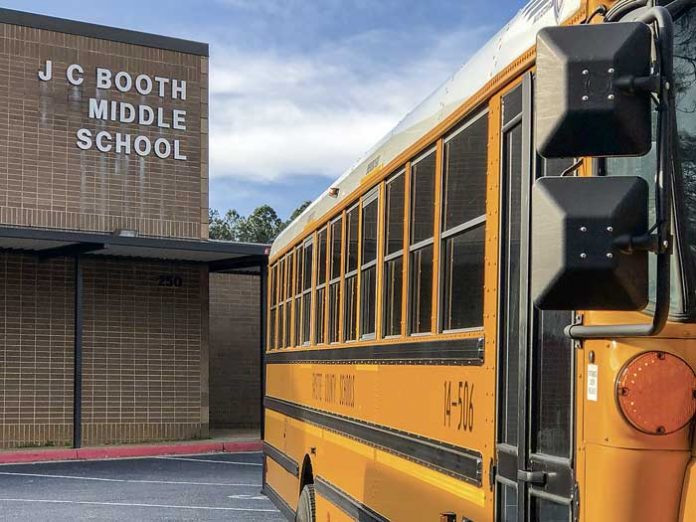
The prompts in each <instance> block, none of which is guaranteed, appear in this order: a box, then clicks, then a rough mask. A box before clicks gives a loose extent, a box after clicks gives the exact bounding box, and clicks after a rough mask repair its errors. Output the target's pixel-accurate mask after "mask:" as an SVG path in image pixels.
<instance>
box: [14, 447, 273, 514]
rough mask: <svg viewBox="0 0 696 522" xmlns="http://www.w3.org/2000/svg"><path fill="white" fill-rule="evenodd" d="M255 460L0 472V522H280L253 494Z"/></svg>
mask: <svg viewBox="0 0 696 522" xmlns="http://www.w3.org/2000/svg"><path fill="white" fill-rule="evenodd" d="M261 459H262V456H261V453H214V454H204V455H190V456H182V455H175V456H171V457H147V458H137V459H117V460H93V461H69V462H46V463H38V464H11V465H2V466H0V520H3V521H4V520H12V521H32V522H38V521H43V520H51V521H74V520H127V521H131V522H135V521H141V520H142V521H154V520H187V521H188V520H227V521H229V520H245V521H246V520H248V521H264V522H265V521H281V520H285V519H284V518H283V516H282V515H281V514H280V513H279V512H278V511H277V510H276V508H275V507H274V506H273V504H271V502H270V501H269V500H268V499H267V498H266V497H265V496H263V495H262V494H261V493H260V490H261Z"/></svg>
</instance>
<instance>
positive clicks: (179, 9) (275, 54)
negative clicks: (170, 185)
mask: <svg viewBox="0 0 696 522" xmlns="http://www.w3.org/2000/svg"><path fill="white" fill-rule="evenodd" d="M523 4H524V1H523V0H437V1H435V2H427V1H426V2H424V1H423V0H206V1H192V0H190V1H184V0H140V1H134V0H119V1H118V2H115V1H102V2H93V1H77V0H60V1H59V2H56V1H55V0H6V1H4V2H3V7H7V8H10V9H19V10H24V11H31V12H36V13H41V14H47V15H52V16H60V17H63V18H70V19H75V20H81V21H86V22H93V23H99V24H104V25H112V26H116V27H123V28H127V29H135V30H140V31H146V32H152V33H159V34H164V35H167V36H175V37H180V38H187V39H192V40H197V41H203V42H208V43H209V44H210V56H211V58H210V68H211V94H210V96H211V98H210V104H211V105H210V107H211V121H210V140H211V142H210V148H211V150H210V162H211V171H210V174H211V181H210V206H211V207H213V208H217V209H219V210H221V211H224V210H226V209H228V208H236V209H237V210H238V211H239V212H241V213H242V214H246V213H248V212H250V211H251V210H253V209H254V208H255V207H256V206H258V205H261V204H263V203H269V204H270V205H271V206H273V207H274V208H275V209H276V210H277V211H278V213H279V215H280V216H281V217H286V216H287V215H289V214H290V212H292V210H293V209H294V208H295V207H296V206H297V205H298V204H299V203H301V202H302V201H304V200H306V199H313V198H315V197H316V196H318V195H319V194H320V193H321V192H322V191H323V190H324V189H325V188H326V187H327V186H328V185H330V183H331V181H332V180H333V179H335V178H337V177H338V176H339V175H340V174H342V173H343V171H345V170H346V169H347V168H348V167H349V166H350V165H352V164H353V163H354V162H355V161H356V160H357V159H359V158H360V156H361V155H362V154H363V153H364V152H365V151H366V150H367V149H369V148H370V146H371V145H372V144H374V143H375V142H376V141H377V140H378V139H379V138H381V137H382V136H383V135H384V134H385V133H386V132H387V131H388V130H389V129H390V128H392V127H393V126H394V125H395V124H396V123H397V122H398V121H399V120H400V119H401V118H402V117H403V116H404V115H405V114H406V113H407V112H408V111H409V110H410V109H411V108H413V107H414V106H415V105H416V104H417V103H418V102H420V101H421V100H422V99H423V98H425V97H426V96H427V95H428V94H429V93H430V92H432V91H433V90H434V89H435V88H436V87H437V86H438V85H439V84H441V83H442V82H443V81H444V80H445V79H446V78H447V77H448V76H449V75H450V74H452V73H453V72H454V70H455V69H456V68H457V67H458V66H459V65H460V64H461V63H463V62H464V61H466V58H467V57H468V56H470V55H471V54H472V53H473V52H474V51H475V50H476V49H477V48H478V47H479V46H480V45H481V44H483V43H484V42H485V41H486V40H487V39H488V38H489V37H490V36H491V35H492V34H493V33H494V32H495V31H496V30H497V29H499V28H500V27H501V26H502V25H503V24H504V23H505V22H507V20H509V19H510V18H511V17H512V16H513V15H514V13H515V12H516V11H517V10H518V9H520V8H521V7H522V6H523Z"/></svg>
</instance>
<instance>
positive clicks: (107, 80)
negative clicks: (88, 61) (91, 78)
mask: <svg viewBox="0 0 696 522" xmlns="http://www.w3.org/2000/svg"><path fill="white" fill-rule="evenodd" d="M97 89H111V71H110V70H109V69H104V68H102V67H97Z"/></svg>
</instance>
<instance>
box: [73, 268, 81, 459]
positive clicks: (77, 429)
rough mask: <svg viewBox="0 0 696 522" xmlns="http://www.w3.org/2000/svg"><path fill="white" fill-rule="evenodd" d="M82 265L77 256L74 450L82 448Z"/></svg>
mask: <svg viewBox="0 0 696 522" xmlns="http://www.w3.org/2000/svg"><path fill="white" fill-rule="evenodd" d="M82 293H83V278H82V263H81V262H80V256H75V310H74V314H75V322H74V325H75V332H74V343H75V344H74V354H73V363H74V367H73V448H80V447H81V446H82Z"/></svg>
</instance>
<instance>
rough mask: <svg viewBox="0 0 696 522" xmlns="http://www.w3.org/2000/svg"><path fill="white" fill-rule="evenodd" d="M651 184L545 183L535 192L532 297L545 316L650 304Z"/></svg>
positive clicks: (624, 180) (627, 180)
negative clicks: (644, 244)
mask: <svg viewBox="0 0 696 522" xmlns="http://www.w3.org/2000/svg"><path fill="white" fill-rule="evenodd" d="M647 209H648V184H647V183H646V181H645V180H644V179H642V178H639V177H606V178H605V177H591V178H563V177H546V178H540V179H539V180H537V181H536V183H535V184H534V187H533V189H532V231H533V235H532V296H533V298H534V303H535V304H536V306H537V307H538V308H540V309H542V310H546V309H550V310H640V309H642V308H644V307H645V305H646V304H647V302H648V252H647V250H645V249H633V248H632V244H633V242H634V241H636V240H637V239H638V238H645V237H647V233H648V212H647Z"/></svg>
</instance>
